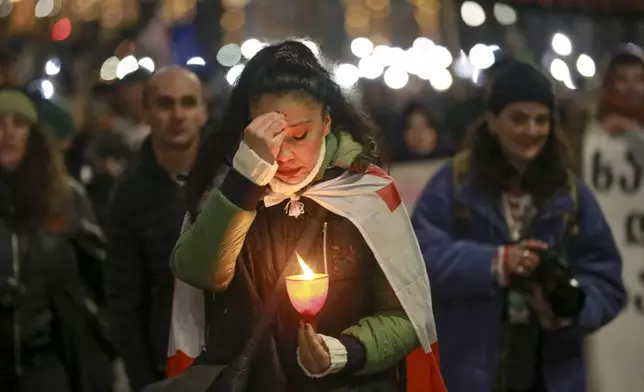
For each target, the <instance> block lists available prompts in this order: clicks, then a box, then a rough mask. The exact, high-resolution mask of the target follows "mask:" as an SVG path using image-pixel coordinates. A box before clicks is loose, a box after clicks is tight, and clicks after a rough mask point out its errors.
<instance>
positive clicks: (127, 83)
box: [104, 68, 150, 151]
mask: <svg viewBox="0 0 644 392" xmlns="http://www.w3.org/2000/svg"><path fill="white" fill-rule="evenodd" d="M149 78H150V73H149V72H148V71H147V70H145V69H143V68H139V69H137V70H136V71H134V72H131V73H129V74H127V75H125V76H124V77H123V78H122V79H119V80H118V81H116V82H114V84H112V85H110V88H109V89H108V90H109V91H108V94H109V103H110V109H111V111H112V114H113V117H111V118H109V119H106V120H105V121H106V124H104V126H105V128H108V129H110V130H111V131H112V132H115V133H117V134H119V135H122V136H123V138H124V139H125V141H126V143H127V145H128V146H130V149H131V150H132V151H138V150H139V148H140V147H141V144H142V143H143V140H145V138H146V137H147V136H148V135H149V133H150V126H149V125H148V124H146V122H145V119H144V118H143V113H144V108H143V107H142V106H141V104H142V102H143V92H144V89H145V86H146V83H147V81H148V79H149Z"/></svg>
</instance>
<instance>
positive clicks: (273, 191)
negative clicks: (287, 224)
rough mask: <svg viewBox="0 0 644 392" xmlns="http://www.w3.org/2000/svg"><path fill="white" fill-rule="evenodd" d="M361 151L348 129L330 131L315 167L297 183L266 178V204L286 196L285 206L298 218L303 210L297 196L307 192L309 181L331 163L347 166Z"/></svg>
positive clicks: (330, 165)
mask: <svg viewBox="0 0 644 392" xmlns="http://www.w3.org/2000/svg"><path fill="white" fill-rule="evenodd" d="M361 152H362V145H360V144H359V143H357V142H355V141H354V140H353V138H352V137H351V135H350V134H349V133H348V132H344V131H340V132H338V135H337V136H336V134H334V133H329V134H328V135H327V136H326V138H325V141H324V143H322V145H321V146H320V152H319V155H318V160H317V163H316V165H315V167H314V168H313V170H311V172H310V173H309V174H308V175H307V176H306V178H304V180H302V181H300V182H299V183H297V184H287V183H285V182H283V181H280V180H278V179H277V178H273V179H272V180H271V181H270V182H269V186H270V191H269V193H267V195H266V196H265V197H264V204H265V205H266V207H272V206H274V205H277V204H280V203H281V202H283V201H284V200H287V199H289V202H288V203H287V204H286V207H285V209H284V210H285V212H286V213H287V214H288V215H289V216H292V217H294V218H298V217H299V216H300V215H302V214H303V213H304V203H302V202H301V201H300V198H301V197H302V196H307V191H309V189H310V188H309V185H310V184H311V183H312V182H314V181H316V180H320V179H321V178H322V177H323V176H324V172H325V171H326V170H327V169H329V168H331V167H342V168H345V169H347V168H349V166H351V164H352V163H353V161H354V160H355V159H356V158H357V157H358V155H359V154H360V153H361Z"/></svg>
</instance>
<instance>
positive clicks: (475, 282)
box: [412, 163, 626, 392]
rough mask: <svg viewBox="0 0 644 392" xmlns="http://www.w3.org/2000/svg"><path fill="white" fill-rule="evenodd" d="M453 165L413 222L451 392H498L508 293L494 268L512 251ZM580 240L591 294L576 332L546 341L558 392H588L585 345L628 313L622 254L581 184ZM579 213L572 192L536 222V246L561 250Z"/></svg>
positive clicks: (431, 187) (549, 381) (580, 261)
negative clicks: (461, 230) (458, 209)
mask: <svg viewBox="0 0 644 392" xmlns="http://www.w3.org/2000/svg"><path fill="white" fill-rule="evenodd" d="M452 182H453V180H452V164H451V163H448V164H446V165H445V166H444V167H443V168H441V169H440V170H439V171H438V173H437V174H436V175H435V176H434V177H433V178H432V180H431V181H430V182H429V184H428V185H427V187H426V188H425V190H424V191H423V193H422V195H421V197H420V199H419V200H418V204H417V206H416V209H415V211H414V214H413V218H412V223H413V226H414V230H415V231H416V235H417V236H418V241H419V243H420V248H421V250H422V253H423V257H424V258H425V264H426V266H427V272H428V274H429V280H430V282H431V288H432V295H433V301H434V316H435V318H436V326H437V330H438V338H439V342H440V350H441V361H440V365H441V370H442V373H443V377H444V379H445V382H446V384H447V388H448V390H449V391H450V392H490V389H491V386H492V385H493V382H494V377H495V374H496V368H497V365H498V361H499V354H500V349H501V328H502V321H501V317H502V314H503V313H502V312H503V308H502V307H503V305H502V290H501V288H500V287H499V286H498V285H497V284H496V283H495V280H494V278H493V276H492V268H491V263H492V259H493V258H494V256H495V252H496V251H497V247H498V246H499V245H503V244H508V243H510V242H511V240H510V235H509V232H508V228H507V225H506V223H505V219H504V218H503V216H502V215H501V212H500V210H499V208H498V207H497V205H498V203H496V202H495V201H494V200H491V199H490V198H489V197H486V196H485V195H483V194H482V193H481V192H480V191H477V189H475V188H474V187H473V186H472V179H471V176H470V174H466V175H465V177H464V178H463V181H462V185H461V186H460V187H459V189H456V191H455V192H454V190H453V184H452ZM577 188H578V210H577V217H578V224H579V233H578V234H577V235H575V236H572V237H571V240H570V245H569V247H568V254H569V258H570V262H571V265H572V268H573V273H574V275H575V277H576V278H577V280H578V281H579V282H580V285H581V287H582V288H583V289H584V291H585V292H586V294H587V299H586V304H585V307H584V309H583V310H582V312H581V314H580V315H579V317H578V319H577V321H576V322H575V324H574V325H573V326H572V327H569V328H565V329H561V330H557V331H554V332H543V338H542V340H541V353H542V359H543V373H544V374H543V377H544V380H545V383H546V385H547V388H548V392H585V391H586V374H585V366H584V360H583V357H582V342H583V339H584V337H585V336H587V335H588V334H589V333H592V332H593V331H596V330H597V329H599V328H601V327H602V326H604V325H606V324H607V323H608V322H610V321H611V320H613V319H614V318H615V317H616V316H617V314H618V313H619V312H620V310H621V309H622V307H623V306H624V303H625V299H626V293H625V290H624V286H623V283H622V279H621V276H622V263H621V257H620V254H619V252H618V250H617V248H616V246H615V241H614V239H613V235H612V233H611V230H610V228H609V227H608V225H607V223H606V220H605V219H604V216H603V214H602V212H601V210H600V208H599V206H598V204H597V202H596V201H595V199H594V197H593V195H592V194H591V192H590V190H589V189H588V188H587V187H586V186H585V185H583V184H582V183H581V182H579V183H578V186H577ZM453 198H456V200H458V202H459V203H461V205H463V206H466V208H467V209H468V210H469V218H468V220H467V222H468V226H467V231H466V233H465V234H466V236H465V238H467V240H464V239H459V238H455V237H456V234H455V227H454V226H455V222H454V221H455V219H454V217H453V215H454V214H453ZM573 210H574V201H573V199H572V197H571V195H570V194H569V193H566V192H565V191H562V192H561V194H559V195H557V197H556V198H555V199H554V201H553V202H552V203H549V204H548V206H547V207H544V208H543V211H542V212H540V213H539V214H538V215H537V217H536V218H535V219H534V220H533V221H532V223H531V230H530V233H531V237H532V238H535V239H538V240H542V241H545V242H547V243H549V244H550V245H553V246H554V242H558V239H560V238H561V236H562V235H563V232H564V230H565V225H564V224H563V216H564V214H567V213H571V212H573Z"/></svg>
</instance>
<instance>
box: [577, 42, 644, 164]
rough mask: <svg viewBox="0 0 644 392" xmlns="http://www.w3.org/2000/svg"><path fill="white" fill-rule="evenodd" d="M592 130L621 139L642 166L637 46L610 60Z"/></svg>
mask: <svg viewBox="0 0 644 392" xmlns="http://www.w3.org/2000/svg"><path fill="white" fill-rule="evenodd" d="M593 130H603V131H605V132H608V133H610V134H611V135H615V136H621V137H623V138H625V139H626V142H627V143H628V145H629V148H630V150H631V151H632V152H633V156H634V157H635V159H636V160H637V161H638V162H639V163H640V165H641V167H644V51H642V49H641V48H639V47H638V46H636V45H633V44H629V45H627V46H625V47H623V48H621V49H620V50H619V51H618V52H617V53H616V54H615V55H614V56H613V57H612V59H611V60H610V62H609V64H608V68H607V70H606V73H605V74H604V81H603V86H602V92H601V96H600V99H599V104H598V107H597V122H594V123H593V124H591V127H590V129H589V131H591V132H592V131H593Z"/></svg>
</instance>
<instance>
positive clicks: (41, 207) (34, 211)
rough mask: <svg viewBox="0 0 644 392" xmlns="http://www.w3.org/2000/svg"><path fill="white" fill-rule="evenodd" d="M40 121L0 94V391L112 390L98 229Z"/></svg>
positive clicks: (11, 94) (16, 95) (31, 109)
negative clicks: (103, 323) (103, 317)
mask: <svg viewBox="0 0 644 392" xmlns="http://www.w3.org/2000/svg"><path fill="white" fill-rule="evenodd" d="M40 120H41V119H40V113H39V112H38V106H37V103H36V102H35V101H34V99H33V98H32V97H31V96H29V95H28V94H27V93H26V92H24V91H22V90H19V89H17V88H7V87H5V88H2V89H0V299H1V302H0V385H2V387H3V390H7V391H16V392H36V391H44V390H51V391H57V392H66V391H74V392H81V391H85V392H108V391H110V389H111V383H112V370H111V361H112V359H113V350H112V348H111V345H110V344H109V342H108V341H107V340H106V339H105V335H104V334H102V333H101V324H100V320H99V317H98V313H97V305H99V306H100V305H102V303H103V301H104V295H103V290H102V275H101V271H102V265H101V264H102V262H103V260H104V256H105V251H104V241H103V233H102V231H101V230H100V228H99V227H98V226H97V225H96V222H95V220H94V217H93V214H92V211H91V207H90V205H89V203H88V201H87V199H86V197H85V195H84V194H83V191H82V188H81V187H80V186H79V185H78V184H77V183H75V182H73V181H72V180H71V179H70V178H68V177H67V176H66V174H65V171H64V167H63V165H62V162H61V157H60V156H59V151H57V149H56V148H54V147H53V145H52V142H51V140H50V136H49V135H48V133H47V132H46V131H44V129H43V127H42V126H41V124H40Z"/></svg>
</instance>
